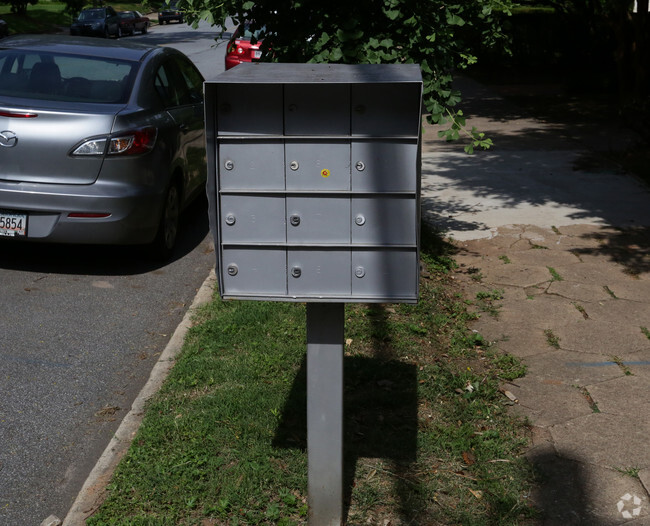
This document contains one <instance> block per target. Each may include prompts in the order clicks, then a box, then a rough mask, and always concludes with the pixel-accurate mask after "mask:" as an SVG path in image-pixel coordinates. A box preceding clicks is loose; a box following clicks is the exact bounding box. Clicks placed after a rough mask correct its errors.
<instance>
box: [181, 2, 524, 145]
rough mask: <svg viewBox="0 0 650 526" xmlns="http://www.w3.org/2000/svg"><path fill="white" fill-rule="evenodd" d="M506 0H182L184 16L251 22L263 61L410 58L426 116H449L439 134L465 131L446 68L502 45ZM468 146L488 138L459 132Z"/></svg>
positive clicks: (347, 61)
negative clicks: (261, 43)
mask: <svg viewBox="0 0 650 526" xmlns="http://www.w3.org/2000/svg"><path fill="white" fill-rule="evenodd" d="M511 6H512V3H511V0H455V1H454V2H445V1H441V0H354V1H345V0H329V1H326V2H323V1H322V0H267V1H264V0H260V1H259V3H255V2H253V1H251V0H183V8H184V9H185V10H186V13H187V18H188V20H190V21H192V22H194V23H195V24H196V23H197V22H198V20H200V19H206V20H208V21H210V22H212V23H213V24H216V25H221V26H222V27H223V26H224V24H225V20H226V17H228V16H231V17H232V18H233V19H234V21H235V23H239V22H241V21H243V20H246V19H247V20H252V21H254V24H255V26H257V27H258V28H264V31H263V33H262V34H261V35H260V38H263V39H264V44H265V45H264V47H265V48H266V47H267V44H268V47H269V48H270V49H272V52H271V53H267V56H266V57H265V59H266V60H274V61H279V62H299V63H304V62H324V63H341V64H361V63H371V64H380V63H390V64H395V63H398V64H399V63H406V64H409V63H415V64H419V65H420V68H421V70H422V75H423V80H424V104H425V107H426V110H427V112H428V113H429V116H428V119H429V121H430V122H432V123H439V124H444V123H451V126H450V127H449V129H448V130H447V131H446V132H445V135H446V136H447V138H449V139H452V138H456V137H458V136H459V134H460V133H462V132H463V131H464V130H465V127H464V120H463V117H462V114H458V112H456V111H455V110H454V107H455V106H456V105H457V103H458V102H459V101H460V93H459V92H458V91H456V90H454V89H452V72H453V71H454V70H457V69H464V68H466V67H468V66H469V65H471V64H473V63H475V62H476V60H477V59H476V52H475V47H476V45H477V43H478V44H481V45H483V46H494V45H497V44H502V45H505V44H506V40H507V39H506V38H505V35H504V34H503V32H502V30H501V22H502V19H503V17H504V16H507V15H509V14H510V9H511ZM467 134H468V135H469V136H470V138H471V141H470V144H469V145H468V148H467V149H468V150H472V149H473V148H474V147H477V146H478V147H484V148H486V147H489V145H490V144H491V142H490V141H489V139H486V138H485V137H483V136H482V135H481V134H479V133H478V132H476V130H471V131H467Z"/></svg>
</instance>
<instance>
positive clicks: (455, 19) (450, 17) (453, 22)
mask: <svg viewBox="0 0 650 526" xmlns="http://www.w3.org/2000/svg"><path fill="white" fill-rule="evenodd" d="M447 23H448V24H449V25H450V26H464V25H465V20H463V19H462V18H461V17H459V16H458V15H456V14H453V13H449V12H448V13H447Z"/></svg>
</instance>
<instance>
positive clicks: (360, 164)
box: [355, 161, 366, 172]
mask: <svg viewBox="0 0 650 526" xmlns="http://www.w3.org/2000/svg"><path fill="white" fill-rule="evenodd" d="M355 166H356V168H357V170H358V171H360V172H363V171H364V170H365V169H366V165H365V164H364V163H363V161H357V164H356V165H355Z"/></svg>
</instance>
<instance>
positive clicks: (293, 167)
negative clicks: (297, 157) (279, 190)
mask: <svg viewBox="0 0 650 526" xmlns="http://www.w3.org/2000/svg"><path fill="white" fill-rule="evenodd" d="M289 168H291V169H292V170H293V171H294V172H295V171H296V170H297V169H298V168H300V165H299V164H298V161H291V164H289Z"/></svg>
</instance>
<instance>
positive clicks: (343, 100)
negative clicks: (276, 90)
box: [284, 83, 350, 135]
mask: <svg viewBox="0 0 650 526" xmlns="http://www.w3.org/2000/svg"><path fill="white" fill-rule="evenodd" d="M284 122H285V134H286V135H349V134H350V86H348V85H346V84H322V83H318V84H287V85H286V86H285V88H284Z"/></svg>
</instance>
